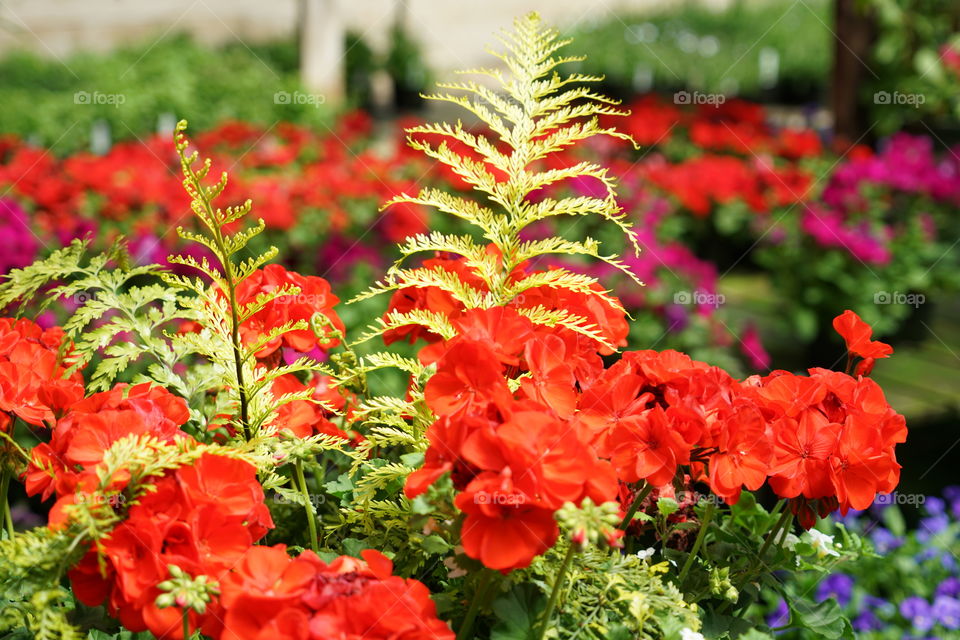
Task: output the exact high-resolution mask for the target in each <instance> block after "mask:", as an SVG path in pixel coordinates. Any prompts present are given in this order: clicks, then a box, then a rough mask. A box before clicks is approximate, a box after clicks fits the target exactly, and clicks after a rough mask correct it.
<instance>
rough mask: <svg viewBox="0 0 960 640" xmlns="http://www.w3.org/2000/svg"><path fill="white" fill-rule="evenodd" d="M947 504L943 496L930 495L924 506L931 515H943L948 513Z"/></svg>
mask: <svg viewBox="0 0 960 640" xmlns="http://www.w3.org/2000/svg"><path fill="white" fill-rule="evenodd" d="M946 504H947V503H946V502H944V501H943V499H942V498H937V497H935V496H930V497H929V498H927V499H926V500H924V503H923V508H924V509H925V510H926V512H927V513H928V514H929V515H931V516H941V515H943V514H944V513H946Z"/></svg>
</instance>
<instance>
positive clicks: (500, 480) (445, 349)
mask: <svg viewBox="0 0 960 640" xmlns="http://www.w3.org/2000/svg"><path fill="white" fill-rule="evenodd" d="M454 325H455V326H456V327H457V329H458V331H459V335H457V337H455V338H453V339H452V340H449V341H446V342H444V343H440V344H437V345H433V346H430V347H427V348H425V349H424V350H422V351H421V358H422V359H425V360H427V361H434V360H435V361H436V362H437V372H436V373H435V374H434V375H433V376H432V377H431V378H430V380H429V381H428V382H427V385H426V387H425V389H424V395H425V398H426V401H427V405H428V406H429V407H430V409H431V410H432V411H433V412H434V413H435V414H436V415H437V416H438V420H437V422H435V423H434V424H433V425H432V426H431V427H430V429H429V431H428V433H427V437H428V439H429V441H430V448H429V449H428V450H427V453H426V461H425V464H424V466H423V467H422V468H421V469H419V470H418V471H416V472H414V473H413V474H411V475H410V476H409V478H408V479H407V485H406V494H407V496H408V497H414V496H417V495H419V494H421V493H423V492H424V491H425V490H426V488H427V487H428V486H429V485H430V484H432V483H433V482H434V481H435V480H436V479H437V478H439V477H440V476H441V475H443V474H444V473H447V472H450V473H451V474H452V477H453V481H454V486H455V487H456V488H457V489H458V490H459V491H460V494H459V495H458V496H457V498H456V505H457V507H458V508H459V509H460V510H461V511H463V513H464V514H466V517H465V518H464V520H463V523H462V528H461V540H462V543H463V546H464V550H465V551H466V553H467V555H469V556H471V557H473V558H477V559H479V560H480V561H481V562H483V564H484V565H486V566H488V567H490V568H493V569H499V570H501V571H509V570H512V569H516V568H520V567H525V566H527V565H528V564H529V563H530V561H531V560H532V559H533V558H534V556H536V555H538V554H540V553H543V552H544V551H546V550H547V549H548V548H550V547H551V546H552V545H553V543H554V542H555V541H556V538H557V535H558V528H557V523H556V522H555V521H554V513H555V512H556V510H557V509H559V508H560V507H561V506H563V504H565V503H566V502H573V503H576V504H579V502H580V501H581V500H582V499H583V498H585V497H590V498H591V500H593V501H594V502H596V503H602V502H606V501H609V500H612V499H614V498H615V496H616V491H617V485H616V477H615V475H614V472H613V468H612V467H611V466H610V464H609V462H606V461H604V460H600V459H599V458H598V457H597V455H596V452H595V451H594V449H593V448H592V447H591V446H589V444H588V443H587V442H585V441H584V440H583V439H582V438H580V435H579V432H578V431H577V429H576V428H575V425H574V424H573V423H571V421H570V420H569V418H570V415H571V414H572V413H573V410H574V408H575V403H576V387H575V384H577V383H580V384H586V383H587V381H589V380H591V379H592V378H593V377H595V376H596V375H597V374H598V373H599V372H600V371H601V370H602V362H601V360H600V357H599V355H598V354H597V344H596V343H595V342H593V341H592V340H590V339H588V338H584V337H582V336H579V335H578V334H576V333H574V332H572V331H570V330H564V329H548V328H545V327H541V326H535V325H534V324H533V323H531V322H530V321H529V320H528V319H526V318H524V317H523V316H521V315H520V314H518V313H517V311H516V310H515V309H512V308H510V307H497V308H493V309H483V310H481V309H472V310H469V311H464V312H463V313H462V315H461V316H460V317H459V318H457V319H456V320H454ZM524 372H528V373H529V375H528V376H525V377H524V378H523V380H522V381H521V385H520V388H519V390H518V392H517V393H516V394H514V393H511V391H510V388H509V386H508V384H507V378H514V377H516V376H519V375H520V374H521V373H524Z"/></svg>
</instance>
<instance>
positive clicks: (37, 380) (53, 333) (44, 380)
mask: <svg viewBox="0 0 960 640" xmlns="http://www.w3.org/2000/svg"><path fill="white" fill-rule="evenodd" d="M65 340H66V338H65V336H64V333H63V329H61V328H60V327H53V328H50V329H43V328H41V327H40V326H39V325H37V324H36V323H35V322H32V321H30V320H27V319H24V318H21V319H19V320H15V319H13V318H0V431H6V430H7V428H8V427H9V425H10V416H11V414H12V415H15V416H17V417H18V418H20V419H21V420H23V421H24V422H26V423H28V424H32V425H36V426H43V425H44V424H50V423H52V422H53V421H54V419H55V418H56V414H58V413H60V412H61V411H62V410H63V409H64V408H65V407H66V406H68V405H69V404H71V403H72V402H74V401H76V400H79V399H80V398H82V397H83V377H82V376H81V375H80V373H79V372H77V373H74V374H73V375H72V376H70V377H69V378H68V379H64V377H63V375H64V373H66V369H67V368H68V367H69V366H70V364H71V359H70V347H69V345H67V344H64V343H65Z"/></svg>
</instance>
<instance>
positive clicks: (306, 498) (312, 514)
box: [294, 460, 320, 553]
mask: <svg viewBox="0 0 960 640" xmlns="http://www.w3.org/2000/svg"><path fill="white" fill-rule="evenodd" d="M294 471H295V473H296V475H297V485H299V487H300V495H302V496H303V508H304V509H305V510H306V512H307V528H308V529H309V530H310V548H311V549H313V552H314V553H317V552H318V551H320V543H319V542H318V541H317V512H316V510H315V509H314V508H313V500H311V499H310V489H309V488H308V487H307V479H306V478H304V476H303V462H302V461H301V460H297V462H296V464H295V465H294Z"/></svg>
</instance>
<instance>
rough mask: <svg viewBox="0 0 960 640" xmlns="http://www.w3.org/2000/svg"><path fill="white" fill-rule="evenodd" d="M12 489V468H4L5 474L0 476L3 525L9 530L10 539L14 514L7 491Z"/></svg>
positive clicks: (11, 537)
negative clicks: (11, 510)
mask: <svg viewBox="0 0 960 640" xmlns="http://www.w3.org/2000/svg"><path fill="white" fill-rule="evenodd" d="M9 489H10V470H9V469H7V468H6V467H4V468H3V475H2V477H0V496H3V526H4V528H5V529H6V531H7V536H8V538H9V539H11V540H12V539H13V535H14V530H13V516H12V515H11V514H10V499H9V498H8V497H7V492H8V491H9Z"/></svg>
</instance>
